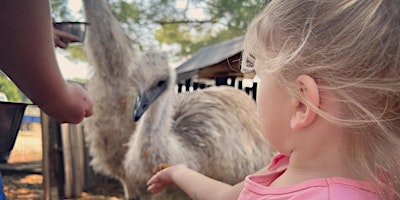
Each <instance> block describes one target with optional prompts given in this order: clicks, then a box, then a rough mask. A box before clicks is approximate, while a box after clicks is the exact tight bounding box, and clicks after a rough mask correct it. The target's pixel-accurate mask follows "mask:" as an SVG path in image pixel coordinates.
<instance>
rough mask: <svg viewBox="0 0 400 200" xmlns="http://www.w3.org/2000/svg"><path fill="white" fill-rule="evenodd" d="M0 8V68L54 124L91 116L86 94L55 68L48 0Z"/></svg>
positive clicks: (20, 0) (11, 3)
mask: <svg viewBox="0 0 400 200" xmlns="http://www.w3.org/2000/svg"><path fill="white" fill-rule="evenodd" d="M0 9H1V12H0V21H1V22H2V23H3V27H2V28H1V29H0V69H1V70H2V71H4V72H5V73H6V74H7V76H9V77H10V78H11V80H12V81H13V82H14V83H15V84H16V85H17V86H18V87H19V88H20V89H21V90H22V92H24V94H25V95H26V96H27V97H28V98H29V99H30V100H32V102H34V103H35V104H37V105H38V106H39V107H40V108H41V109H42V110H43V111H44V112H45V113H46V114H48V115H50V116H52V117H53V118H54V119H56V120H57V121H59V122H69V123H79V122H80V121H82V120H83V118H84V117H88V116H90V115H92V113H93V110H92V101H91V99H90V98H89V96H88V95H87V93H86V91H85V90H84V89H83V88H82V87H80V86H78V85H76V84H70V83H67V82H66V81H65V80H64V79H63V77H62V75H61V72H60V70H59V68H58V64H57V61H56V57H55V52H54V40H53V30H52V23H51V17H50V6H49V2H48V0H35V1H32V0H13V1H4V2H2V6H1V8H0Z"/></svg>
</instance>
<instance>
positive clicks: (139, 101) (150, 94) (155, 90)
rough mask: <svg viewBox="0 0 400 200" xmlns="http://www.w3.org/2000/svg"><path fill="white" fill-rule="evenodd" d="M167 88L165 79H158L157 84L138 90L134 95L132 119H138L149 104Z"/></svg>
mask: <svg viewBox="0 0 400 200" xmlns="http://www.w3.org/2000/svg"><path fill="white" fill-rule="evenodd" d="M166 88H167V81H160V82H158V84H157V85H155V86H153V87H151V88H150V89H149V90H147V91H145V92H140V93H139V94H138V96H137V97H136V101H135V106H134V108H133V119H134V120H135V122H136V121H138V120H139V119H140V118H141V117H142V115H143V114H144V112H146V110H147V109H148V108H149V107H150V106H151V104H152V103H153V102H154V101H155V100H156V99H157V98H158V97H159V96H160V95H161V94H162V93H163V92H164V90H165V89H166Z"/></svg>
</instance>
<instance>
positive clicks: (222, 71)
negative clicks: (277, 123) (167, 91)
mask: <svg viewBox="0 0 400 200" xmlns="http://www.w3.org/2000/svg"><path fill="white" fill-rule="evenodd" d="M242 51H243V37H236V38H233V39H231V40H228V41H224V42H221V43H218V44H214V45H211V46H207V47H203V48H201V49H200V50H199V51H198V52H196V53H195V54H194V55H193V56H192V57H191V58H189V59H188V60H187V61H186V62H184V63H182V64H181V65H179V66H178V67H177V68H176V72H177V82H178V92H182V90H183V89H182V87H183V86H185V88H186V90H187V91H188V90H189V88H190V87H193V88H194V89H197V88H198V87H199V88H203V87H207V86H208V85H210V84H208V83H210V81H212V82H213V84H215V85H231V86H233V87H236V88H239V89H245V90H246V92H247V93H252V94H253V97H254V99H255V95H256V83H254V84H253V86H252V87H250V88H242V80H243V79H244V78H248V79H252V78H254V76H255V73H251V74H243V73H241V72H240V63H241V54H242ZM251 91H253V92H251Z"/></svg>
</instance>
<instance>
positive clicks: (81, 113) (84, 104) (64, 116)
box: [38, 83, 93, 124]
mask: <svg viewBox="0 0 400 200" xmlns="http://www.w3.org/2000/svg"><path fill="white" fill-rule="evenodd" d="M65 91H66V93H64V94H60V95H61V96H59V97H54V98H52V97H47V98H48V99H49V101H46V103H45V104H43V105H39V104H38V106H39V107H40V108H41V109H42V110H43V111H44V112H45V113H46V114H48V115H50V116H51V117H53V118H54V119H55V120H56V121H58V122H60V123H72V124H77V123H80V122H81V121H82V120H83V119H84V118H85V117H90V116H92V115H93V101H92V99H91V98H90V97H89V95H88V94H87V92H86V90H85V89H83V87H82V86H80V85H79V84H76V83H67V84H66V90H65ZM50 99H53V100H54V101H53V102H50V101H51V100H50Z"/></svg>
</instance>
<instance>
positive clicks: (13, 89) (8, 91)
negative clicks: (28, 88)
mask: <svg viewBox="0 0 400 200" xmlns="http://www.w3.org/2000/svg"><path fill="white" fill-rule="evenodd" d="M0 92H2V93H4V94H5V95H6V96H7V99H8V101H14V102H21V101H22V95H21V92H20V90H19V89H18V88H17V86H16V85H15V84H14V83H13V82H12V81H11V80H10V79H9V78H8V77H7V76H6V75H5V74H4V73H3V72H1V71H0Z"/></svg>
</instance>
